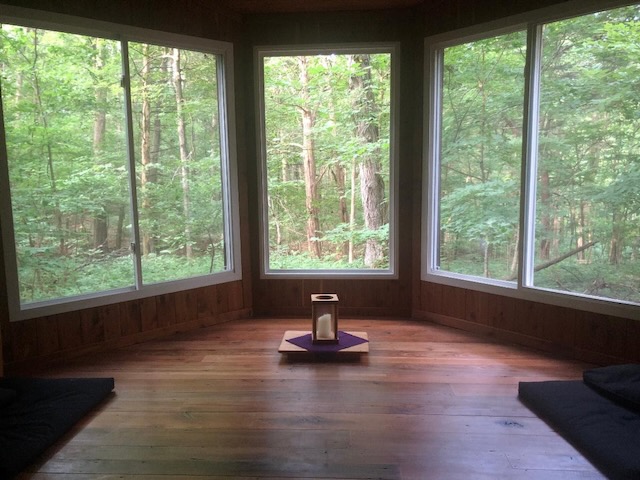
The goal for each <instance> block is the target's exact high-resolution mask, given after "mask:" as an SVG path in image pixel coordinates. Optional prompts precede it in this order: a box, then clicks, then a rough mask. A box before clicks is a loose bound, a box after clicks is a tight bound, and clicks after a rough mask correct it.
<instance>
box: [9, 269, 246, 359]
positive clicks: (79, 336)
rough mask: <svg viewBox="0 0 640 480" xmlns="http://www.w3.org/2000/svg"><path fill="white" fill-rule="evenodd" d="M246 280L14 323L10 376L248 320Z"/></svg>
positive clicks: (10, 345) (10, 328)
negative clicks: (176, 335)
mask: <svg viewBox="0 0 640 480" xmlns="http://www.w3.org/2000/svg"><path fill="white" fill-rule="evenodd" d="M242 283H243V282H242V281H235V282H230V283H227V284H221V285H213V286H210V287H202V288H199V289H197V290H190V291H185V292H177V293H171V294H167V295H159V296H156V297H147V298H142V299H140V300H132V301H128V302H122V303H120V304H113V305H104V306H101V307H95V308H90V309H86V310H81V311H76V312H68V313H64V314H58V315H52V316H48V317H42V318H36V319H32V320H24V321H19V322H11V323H8V324H7V325H6V327H5V332H6V335H7V338H6V340H5V362H6V367H7V370H8V371H12V370H15V369H17V368H27V367H34V368H37V367H38V365H39V364H42V363H48V362H51V361H63V360H68V359H70V358H72V357H75V356H78V355H80V354H83V353H86V352H90V351H91V352H98V351H100V352H102V351H105V350H108V349H111V348H114V347H117V346H122V345H130V344H134V343H138V342H141V341H148V340H151V339H154V338H158V337H163V336H167V335H170V334H173V333H176V332H178V331H183V330H189V329H195V328H200V327H203V326H207V325H213V324H215V323H218V322H221V321H228V320H231V319H236V318H241V317H246V316H247V315H249V314H250V308H248V307H247V306H245V305H244V296H243V286H242Z"/></svg>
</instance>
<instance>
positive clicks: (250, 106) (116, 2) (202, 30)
mask: <svg viewBox="0 0 640 480" xmlns="http://www.w3.org/2000/svg"><path fill="white" fill-rule="evenodd" d="M0 2H1V3H5V4H12V5H16V6H22V7H27V8H29V7H30V8H37V9H40V10H48V11H53V12H57V13H66V14H71V15H78V16H84V17H88V18H94V19H98V20H105V21H110V22H115V23H123V24H129V25H135V26H140V27H144V28H151V29H156V30H164V31H168V32H175V33H182V34H189V35H195V36H202V37H205V38H212V39H217V40H225V41H230V42H233V44H234V50H235V75H236V79H235V87H236V117H237V123H236V129H237V138H238V145H237V147H238V163H239V164H238V170H239V177H240V182H239V183H240V185H239V189H240V190H239V197H240V210H241V230H242V231H241V244H242V260H243V280H241V281H238V282H232V283H229V284H223V285H217V286H212V287H206V288H201V289H197V290H191V291H185V292H177V293H173V294H169V295H163V296H158V297H152V298H146V299H142V300H138V301H132V302H124V303H120V304H114V305H108V306H104V307H98V308H93V309H88V310H83V311H79V312H73V313H70V314H64V315H55V316H50V317H45V318H38V319H33V320H27V321H22V322H13V323H9V322H8V314H7V302H6V285H5V284H4V275H0V293H2V295H1V296H0V322H1V326H2V335H3V339H2V345H3V347H4V353H3V355H2V358H4V362H5V365H4V366H5V370H9V371H10V370H11V368H12V367H13V366H16V365H22V364H28V363H29V362H38V361H43V360H50V359H65V358H67V357H68V356H70V355H72V354H77V353H82V352H88V351H96V350H100V349H105V348H109V347H112V346H122V345H128V344H131V343H133V342H138V341H144V340H146V339H150V338H154V337H158V336H162V335H168V334H170V333H172V332H176V331H180V330H187V329H195V328H198V327H200V326H204V325H209V324H212V323H216V322H220V321H225V320H230V319H234V318H238V317H241V316H246V315H249V314H251V313H252V312H253V313H255V314H256V315H259V316H275V315H279V316H300V317H306V316H308V315H309V313H310V301H309V297H310V294H311V293H316V292H323V291H324V292H328V291H330V292H336V293H338V295H339V296H340V312H341V315H342V316H369V317H381V316H384V317H409V316H414V317H416V318H418V319H424V320H425V321H434V322H438V323H443V324H447V325H451V326H454V327H457V328H462V329H466V330H471V331H476V332H481V333H485V334H487V335H493V336H495V337H498V338H501V339H504V340H506V341H513V342H517V343H521V344H524V345H529V346H532V347H535V348H542V349H547V350H552V351H555V352H561V353H565V354H567V355H570V356H574V357H577V358H581V359H585V360H590V361H594V362H597V363H607V362H613V361H640V353H639V352H640V322H638V321H635V320H631V319H624V318H617V317H613V316H608V315H598V314H592V313H587V312H582V311H578V310H574V309H570V308H559V307H554V306H550V305H545V304H540V303H535V302H529V301H523V300H516V299H513V298H509V297H502V296H499V295H491V294H486V293H480V292H475V291H470V290H465V289H460V288H454V287H447V286H442V285H437V284H433V283H429V282H422V281H421V280H420V261H421V260H420V251H421V249H420V222H421V215H422V212H421V189H422V185H421V177H422V147H423V144H422V141H423V139H422V88H423V86H422V85H423V78H422V76H423V60H422V57H423V40H424V37H426V36H429V35H433V34H436V33H441V32H443V31H447V30H452V29H455V28H461V27H465V26H469V25H472V24H475V23H480V22H485V21H489V20H493V19H496V18H498V17H504V16H508V15H512V14H517V13H521V12H523V11H527V10H532V9H534V8H539V7H544V6H548V5H551V4H555V3H561V2H560V1H559V0H522V1H518V2H513V1H511V0H474V1H470V0H450V1H431V0H428V1H427V2H425V4H424V6H423V7H420V8H416V9H414V10H398V11H393V12H369V13H353V12H351V13H349V12H342V13H326V12H325V13H317V14H316V13H302V14H284V15H250V16H239V15H237V14H233V13H229V12H227V11H224V10H221V9H220V8H218V7H217V6H216V2H213V1H211V0H175V1H173V0H154V1H153V2H129V1H128V0H110V1H109V2H78V1H70V0H0ZM381 41H385V42H387V41H389V42H399V43H400V58H401V66H400V70H401V71H400V90H401V98H400V112H399V113H400V119H399V120H400V131H399V149H400V150H399V154H400V158H399V161H400V163H399V209H400V217H399V219H398V225H399V259H398V260H399V263H398V273H399V275H398V278H397V279H394V280H366V281H361V280H328V279H327V280H271V279H269V280H267V279H263V278H261V276H260V264H259V261H260V259H259V254H258V252H259V250H260V248H259V246H260V232H259V221H258V218H259V210H258V188H257V186H258V184H259V179H258V171H259V169H258V156H257V150H256V117H255V111H256V110H255V107H256V105H255V83H254V78H255V72H254V71H253V69H254V64H253V60H254V59H253V47H254V46H256V45H314V44H322V45H326V44H332V43H362V42H381ZM0 253H1V252H0ZM3 258H4V257H3ZM0 267H3V265H2V260H1V259H0ZM1 367H2V363H1V362H0V369H1Z"/></svg>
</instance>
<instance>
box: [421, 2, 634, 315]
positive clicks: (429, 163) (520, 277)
mask: <svg viewBox="0 0 640 480" xmlns="http://www.w3.org/2000/svg"><path fill="white" fill-rule="evenodd" d="M635 3H637V2H628V1H626V2H624V1H619V0H607V1H601V2H596V1H593V2H592V1H590V2H578V1H573V2H569V3H568V4H564V5H561V6H555V7H549V8H544V9H540V10H537V11H533V12H528V13H525V14H521V15H516V16H512V17H508V18H504V19H500V20H497V21H493V22H488V23H484V24H481V25H476V26H473V27H468V28H464V29H460V30H455V31H451V32H447V33H443V34H440V35H434V36H431V37H427V38H425V39H424V59H425V64H424V79H425V80H424V105H423V115H424V117H423V118H424V125H423V138H424V143H423V156H422V158H423V162H422V165H423V177H422V209H423V214H422V216H421V219H422V220H421V272H420V278H421V280H422V281H426V282H432V283H437V284H442V285H448V286H453V287H460V288H464V289H468V290H476V291H481V292H486V293H492V294H497V295H502V296H507V297H512V298H518V299H523V300H530V301H534V302H544V303H548V304H551V305H556V306H560V307H569V308H573V309H578V310H584V311H591V312H595V313H602V314H617V315H621V316H625V317H629V318H634V319H640V308H638V307H640V304H639V303H634V302H628V301H622V300H616V299H607V298H604V297H595V296H589V295H586V294H585V295H583V294H579V293H576V292H564V291H559V290H553V289H549V288H544V287H539V286H535V285H534V284H533V273H534V272H533V261H534V258H533V257H534V247H535V209H536V188H537V183H536V182H537V179H536V172H537V142H538V109H539V85H540V58H541V52H542V28H543V26H544V24H546V23H550V22H555V21H560V20H565V19H569V18H574V17H578V16H581V15H588V14H590V13H595V12H598V11H604V10H609V9H614V8H617V7H623V6H625V5H630V4H635ZM514 31H526V35H527V40H526V48H527V51H526V60H525V70H524V95H523V99H522V100H523V104H524V108H523V123H522V157H521V169H522V170H521V179H520V183H521V185H520V193H521V195H520V218H519V223H520V231H521V232H522V234H521V239H520V242H519V245H518V252H519V253H518V271H517V280H516V281H515V282H507V281H503V280H496V279H487V278H483V277H479V276H472V275H466V274H459V273H455V272H450V271H444V270H440V269H439V268H437V261H438V240H439V238H438V235H439V233H438V229H439V218H438V210H439V209H438V202H439V198H438V196H439V172H440V170H439V169H440V126H441V125H440V122H441V106H440V100H441V95H440V92H441V91H442V75H441V71H442V70H441V68H442V60H443V51H444V49H446V48H447V47H450V46H455V45H460V44H463V43H468V42H472V41H477V40H481V39H485V38H491V37H495V36H499V35H502V34H506V33H511V32H514ZM528 220H529V221H528Z"/></svg>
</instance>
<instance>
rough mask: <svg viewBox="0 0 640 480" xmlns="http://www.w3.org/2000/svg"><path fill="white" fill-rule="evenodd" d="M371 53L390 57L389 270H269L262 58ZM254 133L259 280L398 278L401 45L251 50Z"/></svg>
mask: <svg viewBox="0 0 640 480" xmlns="http://www.w3.org/2000/svg"><path fill="white" fill-rule="evenodd" d="M354 53H371V54H383V53H388V54H389V55H390V60H391V67H390V70H391V71H390V105H389V110H390V111H389V116H390V122H389V268H387V269H341V270H340V269H299V270H276V269H271V268H270V267H269V231H268V228H269V212H268V202H267V201H266V196H267V193H268V185H267V151H266V121H265V118H266V117H265V102H264V69H263V65H264V63H263V60H264V58H265V57H275V56H303V55H306V56H311V55H330V54H338V55H349V54H354ZM254 71H255V73H256V80H255V92H256V94H255V98H256V106H257V108H256V113H257V115H256V132H257V152H258V158H259V166H258V170H259V171H258V179H259V180H258V181H259V188H258V206H259V227H260V230H259V238H260V241H259V246H260V251H259V258H260V278H262V279H345V278H349V279H361V280H365V279H366V280H369V279H385V280H393V279H397V278H398V257H399V255H398V243H399V242H398V231H399V228H398V221H399V220H398V218H399V208H398V163H399V161H398V158H399V146H398V138H399V134H398V132H399V128H400V127H399V125H400V123H399V109H400V94H399V89H400V79H399V76H400V44H399V43H398V42H367V43H354V44H349V43H339V44H326V45H276V46H257V47H255V48H254Z"/></svg>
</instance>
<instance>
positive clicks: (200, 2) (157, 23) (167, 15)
mask: <svg viewBox="0 0 640 480" xmlns="http://www.w3.org/2000/svg"><path fill="white" fill-rule="evenodd" d="M1 1H2V3H4V4H8V5H15V6H20V7H26V8H36V9H39V10H46V11H51V12H56V13H61V14H70V15H75V16H82V17H87V18H92V19H97V20H102V21H108V22H113V23H120V24H127V25H133V26H137V27H143V28H149V29H155V30H162V31H167V32H172V33H178V34H185V35H194V36H201V37H205V38H211V39H215V40H223V41H229V42H234V43H237V42H238V39H239V38H241V37H242V35H241V34H242V19H241V17H240V16H239V15H237V14H234V13H231V12H228V11H224V10H221V9H219V8H216V6H215V2H211V1H209V0H180V1H172V0H148V1H135V2H131V1H128V0H109V1H72V0H1ZM0 8H2V6H1V5H0ZM236 80H237V78H236ZM236 88H237V87H236ZM237 103H238V105H237V112H236V113H237V115H238V117H239V118H242V115H243V114H242V111H241V108H242V102H241V101H238V102H237ZM243 125H244V124H243V122H239V124H238V126H237V128H238V138H242V136H243V135H244V132H243ZM238 150H239V152H238V156H239V167H238V168H239V176H240V182H239V183H240V192H239V196H240V199H241V205H240V211H241V217H242V221H241V224H242V225H246V224H247V205H246V198H247V194H246V182H245V180H244V179H245V175H246V166H245V163H244V160H243V159H244V158H245V157H244V156H245V154H244V147H243V145H239V146H238ZM241 229H242V227H241ZM247 238H248V236H247V233H246V229H242V238H241V243H242V249H243V254H242V255H243V260H244V261H245V264H244V265H243V278H244V279H248V278H250V277H251V275H250V261H249V259H250V257H251V255H250V253H249V251H248V243H247ZM3 258H4V256H2V259H3ZM2 262H3V260H0V267H2V270H1V271H0V272H2V274H1V275H0V292H1V293H2V296H0V322H1V323H0V326H1V327H2V328H1V331H2V337H3V338H2V344H3V347H4V352H3V356H2V357H3V359H4V365H5V370H6V371H7V373H11V372H12V371H16V370H18V369H25V368H28V367H29V366H30V365H34V364H41V363H42V362H50V361H55V360H65V359H68V358H70V357H72V356H75V355H78V354H81V353H87V352H96V351H102V350H105V349H109V348H113V347H117V346H124V345H129V344H132V343H135V342H140V341H145V340H148V339H151V338H155V337H160V336H166V335H170V334H172V333H175V332H178V331H183V330H190V329H195V328H199V327H202V326H206V325H211V324H214V323H218V322H222V321H227V320H232V319H235V318H239V317H242V316H249V315H250V314H251V302H252V298H251V283H250V281H246V280H242V281H236V282H231V283H227V284H221V285H214V286H210V287H203V288H199V289H196V290H189V291H183V292H177V293H173V294H168V295H161V296H157V297H149V298H144V299H141V300H135V301H129V302H125V303H119V304H113V305H106V306H102V307H97V308H91V309H86V310H81V311H76V312H71V313H65V314H60V315H53V316H48V317H43V318H36V319H32V320H25V321H19V322H9V321H8V309H7V301H6V285H5V278H4V274H3V273H4V265H3V264H2Z"/></svg>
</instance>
